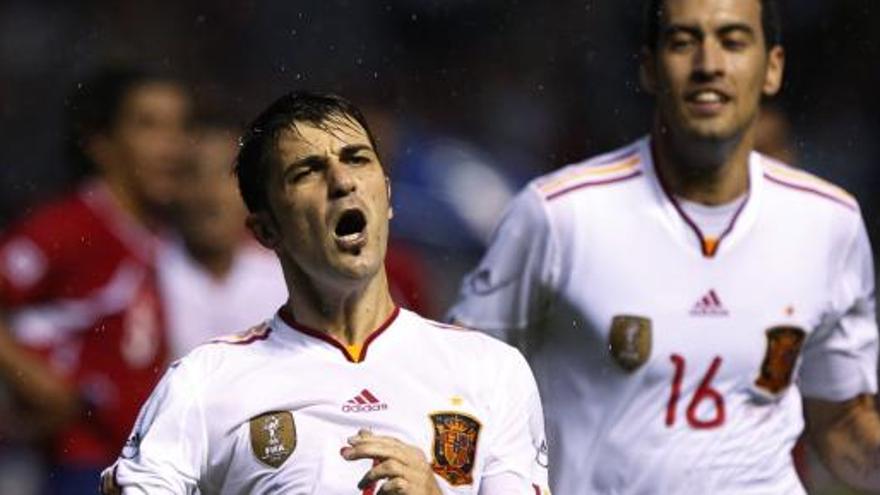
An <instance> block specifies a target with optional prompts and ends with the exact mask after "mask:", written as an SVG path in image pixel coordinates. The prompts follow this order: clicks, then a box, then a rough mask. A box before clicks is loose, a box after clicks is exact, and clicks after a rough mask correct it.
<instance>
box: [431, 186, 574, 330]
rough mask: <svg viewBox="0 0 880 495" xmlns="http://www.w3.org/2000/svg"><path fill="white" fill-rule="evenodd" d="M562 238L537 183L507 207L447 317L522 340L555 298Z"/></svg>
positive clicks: (463, 283) (466, 324)
mask: <svg viewBox="0 0 880 495" xmlns="http://www.w3.org/2000/svg"><path fill="white" fill-rule="evenodd" d="M556 245H557V240H556V237H555V233H554V232H553V230H552V228H551V225H550V222H549V219H548V216H547V211H546V209H545V205H544V202H543V200H542V198H541V197H540V196H539V195H538V193H537V191H536V190H535V189H534V188H532V187H527V188H526V189H525V190H523V191H522V192H521V193H520V194H519V195H518V196H517V197H516V198H515V199H514V200H513V202H512V203H511V204H510V206H508V208H507V211H506V212H505V214H504V216H503V218H502V220H501V223H500V224H499V225H498V227H497V228H496V229H495V233H494V234H493V237H492V241H491V243H490V246H489V249H488V251H487V252H486V254H485V256H484V257H483V259H482V261H481V262H480V264H479V265H478V266H477V268H476V269H475V270H474V271H473V272H471V273H470V274H468V275H467V276H466V277H465V279H464V281H463V282H462V285H461V288H460V291H459V296H458V300H457V302H456V303H455V305H454V306H453V307H452V309H451V310H450V311H449V314H448V315H447V318H448V319H449V320H450V321H455V322H456V323H458V324H461V325H462V326H466V327H470V328H476V329H479V330H482V331H484V332H487V333H489V334H492V335H494V336H495V337H499V338H502V339H503V340H507V341H511V342H516V343H519V342H521V339H522V338H523V335H522V333H523V331H524V330H525V329H526V328H528V327H530V326H532V325H533V324H534V323H536V322H537V321H539V320H540V319H541V318H542V316H543V314H545V311H546V309H547V307H548V306H549V304H550V301H551V297H550V294H551V291H550V290H549V289H550V288H551V287H552V286H553V285H555V280H556V278H557V276H558V275H557V270H558V261H557V257H558V250H557V249H556Z"/></svg>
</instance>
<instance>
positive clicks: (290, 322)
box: [278, 304, 400, 363]
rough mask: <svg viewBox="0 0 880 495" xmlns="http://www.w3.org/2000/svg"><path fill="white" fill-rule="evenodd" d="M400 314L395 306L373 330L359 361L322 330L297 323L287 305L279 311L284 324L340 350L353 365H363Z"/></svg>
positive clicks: (364, 345) (398, 308) (365, 341)
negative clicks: (375, 342) (377, 341)
mask: <svg viewBox="0 0 880 495" xmlns="http://www.w3.org/2000/svg"><path fill="white" fill-rule="evenodd" d="M399 314H400V307H399V306H394V309H393V310H392V311H391V314H390V315H388V318H386V319H385V321H384V322H383V323H382V325H380V326H379V328H377V329H375V330H373V332H372V333H370V335H368V336H367V338H366V340H364V344H363V347H362V348H361V355H360V359H357V357H356V356H352V355H351V353H350V352H348V349H346V348H345V346H344V345H343V344H342V343H341V342H339V341H338V340H336V339H334V338H333V337H331V336H330V335H329V334H328V333H327V332H323V331H321V330H316V329H314V328H310V327H307V326H305V325H303V324H302V323H299V322H297V321H296V320H295V319H294V317H293V313H291V312H290V309H289V308H288V307H287V305H286V304H285V305H284V306H282V307H281V309H279V310H278V316H280V317H281V320H282V321H284V323H286V324H287V326H289V327H290V328H292V329H294V330H296V331H297V332H300V333H304V334H306V335H308V336H309V337H314V338H316V339H318V340H323V341H324V342H326V343H328V344H330V345H332V346H333V347H335V348H337V349H339V351H340V352H341V353H342V355H343V356H345V359H346V360H348V361H349V362H352V363H361V362H363V361H364V360H366V359H367V350H368V349H369V347H370V344H371V343H372V342H373V341H374V340H376V339H377V338H378V337H379V335H381V334H382V332H384V331H385V330H386V329H387V328H388V327H389V326H391V324H392V323H394V320H396V319H397V315H399Z"/></svg>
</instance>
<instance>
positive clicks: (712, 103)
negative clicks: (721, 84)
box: [685, 89, 731, 115]
mask: <svg viewBox="0 0 880 495" xmlns="http://www.w3.org/2000/svg"><path fill="white" fill-rule="evenodd" d="M730 100H731V98H730V96H729V95H727V94H726V93H724V92H722V91H718V90H715V89H703V90H698V91H693V92H691V93H689V94H687V95H686V96H685V101H687V103H688V104H689V105H690V106H691V108H693V109H695V110H696V112H697V113H698V114H707V115H714V114H716V113H718V112H719V111H721V109H722V108H723V107H724V105H726V104H727V103H729V102H730Z"/></svg>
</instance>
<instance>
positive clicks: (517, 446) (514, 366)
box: [480, 350, 550, 495]
mask: <svg viewBox="0 0 880 495" xmlns="http://www.w3.org/2000/svg"><path fill="white" fill-rule="evenodd" d="M511 353H512V355H513V357H512V359H511V360H510V361H511V362H510V365H509V366H507V367H506V369H503V370H501V371H502V373H503V376H504V379H503V380H502V382H501V386H499V387H497V388H496V390H497V391H498V394H499V396H498V400H497V402H496V404H498V405H499V408H498V416H497V420H496V422H495V424H494V428H493V431H494V432H495V433H494V435H493V437H492V443H491V444H490V445H489V446H488V448H489V453H488V455H487V457H486V465H485V467H484V469H483V482H482V485H481V487H480V495H518V494H523V495H526V494H527V495H535V494H537V495H544V494H549V493H550V490H549V488H548V481H547V476H548V475H547V469H548V466H549V462H548V457H547V439H546V437H545V435H544V412H543V409H542V408H541V397H540V395H539V393H538V387H537V385H536V383H535V378H534V376H533V375H532V371H531V369H530V368H529V365H528V364H527V363H526V360H525V359H524V358H523V357H522V355H521V354H520V353H519V352H517V351H514V350H511Z"/></svg>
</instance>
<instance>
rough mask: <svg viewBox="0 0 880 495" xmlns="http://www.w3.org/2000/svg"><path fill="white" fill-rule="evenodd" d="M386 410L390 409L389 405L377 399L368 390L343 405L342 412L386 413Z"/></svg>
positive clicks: (362, 391)
mask: <svg viewBox="0 0 880 495" xmlns="http://www.w3.org/2000/svg"><path fill="white" fill-rule="evenodd" d="M385 409H388V404H386V403H384V402H382V401H380V400H379V399H377V398H376V396H375V395H373V394H371V393H370V391H369V390H367V389H363V390H361V393H359V394H357V395H355V396H354V398H353V399H348V400H347V401H346V402H345V404H343V405H342V412H347V413H357V412H374V411H384V410H385Z"/></svg>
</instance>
